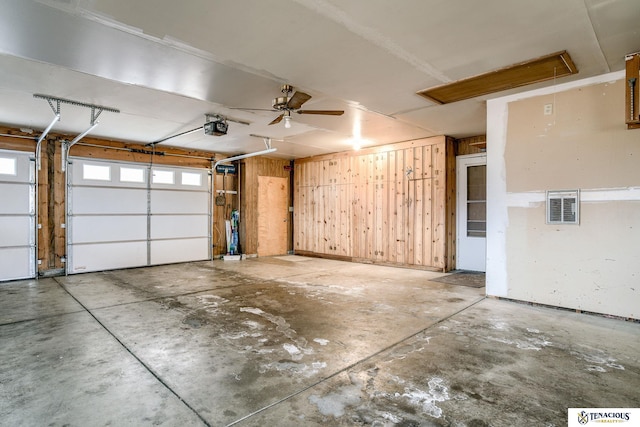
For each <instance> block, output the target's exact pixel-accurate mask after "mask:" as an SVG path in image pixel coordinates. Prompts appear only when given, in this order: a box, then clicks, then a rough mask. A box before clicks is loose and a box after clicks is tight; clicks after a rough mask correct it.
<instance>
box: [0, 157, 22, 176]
mask: <svg viewBox="0 0 640 427" xmlns="http://www.w3.org/2000/svg"><path fill="white" fill-rule="evenodd" d="M17 162H18V160H17V159H16V158H12V157H0V174H2V175H13V176H15V175H16V173H17Z"/></svg>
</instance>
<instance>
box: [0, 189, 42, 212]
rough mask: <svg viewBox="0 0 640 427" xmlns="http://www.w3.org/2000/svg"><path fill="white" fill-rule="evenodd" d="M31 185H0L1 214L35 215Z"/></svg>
mask: <svg viewBox="0 0 640 427" xmlns="http://www.w3.org/2000/svg"><path fill="white" fill-rule="evenodd" d="M29 190H30V189H29V184H19V183H7V182H2V183H0V194H1V195H2V198H0V214H9V215H15V214H28V213H34V206H33V204H34V203H33V200H32V196H31V194H30V191H29Z"/></svg>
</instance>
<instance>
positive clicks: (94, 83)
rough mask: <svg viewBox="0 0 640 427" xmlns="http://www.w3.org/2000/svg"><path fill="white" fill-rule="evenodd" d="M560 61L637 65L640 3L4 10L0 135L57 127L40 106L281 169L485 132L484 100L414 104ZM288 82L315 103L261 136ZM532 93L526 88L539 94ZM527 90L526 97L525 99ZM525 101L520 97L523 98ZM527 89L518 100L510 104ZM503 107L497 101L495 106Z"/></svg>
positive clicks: (343, 1) (32, 1)
mask: <svg viewBox="0 0 640 427" xmlns="http://www.w3.org/2000/svg"><path fill="white" fill-rule="evenodd" d="M561 50H567V51H568V52H569V54H570V55H571V57H572V59H573V61H574V63H575V64H576V66H577V67H578V70H579V73H578V74H577V75H575V76H571V77H566V78H563V79H561V80H559V82H566V81H569V80H572V79H579V78H585V77H590V76H594V75H598V74H603V73H607V72H610V71H618V70H621V69H623V68H624V55H625V54H628V53H632V52H637V51H640V1H638V0H535V1H528V0H483V1H482V2H479V1H477V0H402V1H391V0H240V1H239V0H185V1H175V0H135V1H132V0H39V1H38V0H3V8H2V13H1V14H0V71H1V78H0V123H2V124H6V125H11V126H18V127H22V128H32V129H34V131H35V134H39V133H40V132H41V131H42V130H43V129H44V128H45V127H46V126H47V125H48V124H49V123H50V122H51V120H52V119H53V111H52V109H51V108H50V106H49V104H48V103H47V102H46V101H45V100H42V99H36V98H34V97H33V94H35V93H40V94H46V95H51V96H55V97H60V98H67V99H72V100H76V101H80V102H84V103H92V104H98V105H103V106H107V107H112V108H116V109H119V110H120V111H121V112H120V113H119V114H116V113H110V112H103V113H102V114H101V115H100V117H99V119H98V121H99V122H100V124H99V126H98V127H97V128H95V129H94V130H93V131H92V133H91V136H97V137H105V138H110V139H119V140H125V141H131V142H136V143H142V144H146V143H149V142H152V141H157V140H160V139H163V138H166V137H168V136H171V135H175V134H178V133H181V132H184V131H186V130H190V129H193V128H196V127H199V126H202V125H203V124H204V121H205V114H208V113H209V114H220V115H222V116H225V117H227V118H228V119H229V120H239V121H244V122H249V123H250V124H249V125H245V124H240V123H237V122H234V121H230V122H229V132H228V134H227V135H226V136H221V137H217V136H206V135H204V134H203V132H197V133H193V134H190V135H184V136H180V137H177V138H173V139H170V140H168V141H167V142H165V143H163V144H161V145H159V147H161V146H162V145H171V146H177V147H185V148H191V149H198V150H207V151H215V152H219V153H228V154H237V153H242V152H250V151H256V150H261V149H263V148H264V143H263V141H262V139H260V138H255V137H251V136H250V135H251V134H257V135H264V136H268V137H271V138H273V146H274V147H276V148H278V152H277V153H275V154H276V155H277V156H278V157H282V158H287V159H292V158H298V157H305V156H310V155H316V154H322V153H329V152H335V151H343V150H348V149H350V148H351V146H350V144H351V140H352V139H353V138H354V137H356V136H358V133H359V134H360V136H361V138H362V139H364V140H365V142H364V145H379V144H384V143H390V142H399V141H406V140H410V139H415V138H421V137H427V136H433V135H442V134H445V135H450V136H453V137H457V138H460V137H465V136H473V135H479V134H484V133H485V122H486V117H485V115H486V107H485V101H486V99H488V98H489V97H482V98H476V99H472V100H467V101H461V102H457V103H453V104H449V105H436V104H433V103H430V102H429V101H427V100H425V99H424V98H422V97H420V96H418V95H416V92H417V91H419V90H422V89H425V88H428V87H432V86H436V85H440V84H443V83H446V82H451V81H455V80H458V79H462V78H466V77H470V76H474V75H477V74H481V73H484V72H487V71H491V70H495V69H498V68H501V67H505V66H507V65H510V64H514V63H518V62H522V61H525V60H528V59H532V58H536V57H539V56H543V55H546V54H549V53H553V52H557V51H561ZM283 83H289V84H292V85H294V86H295V87H296V88H298V89H300V90H302V91H305V92H307V93H309V94H310V95H312V96H313V98H312V99H311V100H310V101H308V102H307V103H306V104H305V105H304V108H305V109H344V110H345V111H346V113H345V114H344V115H343V116H340V117H334V116H309V115H298V114H295V115H294V117H293V126H292V127H291V129H285V128H284V126H283V123H282V122H281V123H280V124H278V125H272V126H269V125H268V123H269V122H270V121H271V120H272V119H273V118H275V117H276V116H277V115H278V114H277V113H275V112H269V111H243V110H237V109H233V108H236V107H244V108H265V109H268V108H270V107H271V99H272V98H274V97H276V96H281V95H282V94H281V93H280V86H281V84H283ZM550 84H553V82H552V81H551V82H548V83H544V84H538V85H537V86H535V87H540V86H544V85H550ZM533 87H534V86H531V87H529V88H533ZM529 88H525V89H529ZM520 90H523V89H520ZM512 92H514V91H511V92H503V93H499V94H495V95H492V96H500V95H504V94H506V93H512ZM90 117H91V115H90V110H89V109H86V108H82V107H77V106H72V105H67V104H62V109H61V120H60V121H59V122H58V123H56V125H55V126H54V131H58V132H67V133H70V134H72V135H73V134H78V133H80V132H82V131H83V130H85V129H86V128H87V127H88V126H89V123H90Z"/></svg>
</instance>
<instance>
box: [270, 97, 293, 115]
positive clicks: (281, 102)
mask: <svg viewBox="0 0 640 427" xmlns="http://www.w3.org/2000/svg"><path fill="white" fill-rule="evenodd" d="M290 99H291V98H290V97H288V96H280V97H278V98H273V101H272V103H271V105H272V106H273V108H275V109H276V110H279V111H285V110H287V109H288V107H287V103H288V102H289V100H290Z"/></svg>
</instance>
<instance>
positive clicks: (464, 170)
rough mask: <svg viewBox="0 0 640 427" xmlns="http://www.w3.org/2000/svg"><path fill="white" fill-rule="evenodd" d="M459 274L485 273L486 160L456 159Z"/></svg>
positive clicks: (479, 157)
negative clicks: (463, 272) (462, 272)
mask: <svg viewBox="0 0 640 427" xmlns="http://www.w3.org/2000/svg"><path fill="white" fill-rule="evenodd" d="M456 170H457V182H456V184H457V185H456V186H457V212H458V222H457V230H458V231H457V234H458V239H457V254H456V268H457V269H459V270H471V271H485V268H486V256H487V249H486V247H487V238H486V234H487V156H486V154H480V155H478V154H473V155H469V156H459V157H457V159H456Z"/></svg>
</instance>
